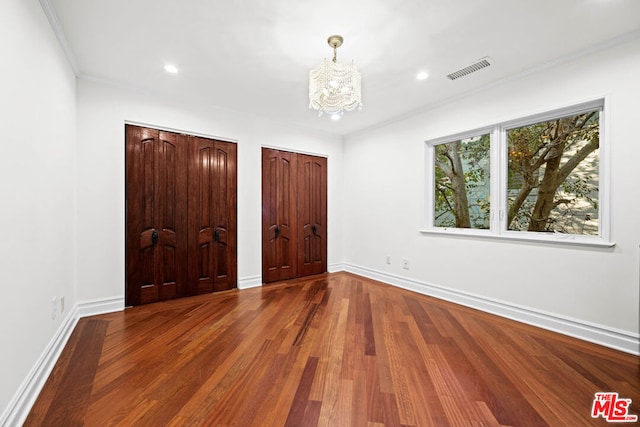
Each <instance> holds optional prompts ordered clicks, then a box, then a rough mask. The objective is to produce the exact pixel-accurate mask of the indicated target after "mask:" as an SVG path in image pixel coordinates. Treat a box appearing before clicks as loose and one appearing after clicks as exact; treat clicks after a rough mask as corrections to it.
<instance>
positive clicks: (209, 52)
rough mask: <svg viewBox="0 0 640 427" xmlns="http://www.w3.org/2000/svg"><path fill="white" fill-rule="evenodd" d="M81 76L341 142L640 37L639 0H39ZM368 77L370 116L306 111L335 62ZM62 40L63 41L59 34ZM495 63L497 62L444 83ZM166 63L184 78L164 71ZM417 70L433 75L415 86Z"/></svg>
mask: <svg viewBox="0 0 640 427" xmlns="http://www.w3.org/2000/svg"><path fill="white" fill-rule="evenodd" d="M41 3H43V6H44V9H45V11H47V9H49V8H50V9H52V10H53V11H54V14H55V16H57V19H58V21H59V24H60V28H61V31H62V32H63V36H64V37H65V38H66V41H67V47H68V49H67V50H68V52H67V55H69V56H71V57H72V61H73V62H74V63H75V68H76V72H77V74H78V75H80V76H82V77H87V78H92V79H99V80H104V81H109V82H113V83H117V84H119V85H124V86H126V87H134V88H140V89H142V90H146V91H153V92H161V93H168V94H170V95H171V96H180V97H185V98H186V99H187V100H189V99H194V98H199V99H203V98H204V99H207V100H209V101H210V102H211V104H212V105H216V106H220V107H223V108H226V109H231V110H236V111H243V112H248V113H252V114H257V115H260V116H265V117H269V118H272V119H275V120H277V121H280V122H284V123H289V124H292V125H298V126H303V127H306V128H312V129H319V130H323V131H327V132H331V133H335V134H341V135H346V134H349V133H352V132H355V131H358V130H361V129H364V128H367V127H370V126H374V125H376V124H378V123H381V122H385V121H388V120H392V119H394V118H396V117H398V116H403V115H406V114H408V113H410V112H411V111H413V110H416V109H421V108H428V107H429V106H430V105H433V104H435V103H441V102H443V101H445V100H446V99H448V98H451V97H455V96H459V95H460V94H463V93H466V92H469V91H473V90H475V89H477V88H479V87H482V86H485V85H488V84H491V83H493V82H496V81H498V80H500V79H504V78H506V77H509V76H512V75H516V74H518V73H523V72H526V71H527V70H529V69H531V68H535V67H539V66H541V65H544V64H547V63H550V62H554V61H558V60H562V59H563V58H567V57H570V56H572V55H575V54H580V53H584V52H587V51H590V50H593V49H596V48H598V47H602V46H604V45H607V44H610V43H615V42H616V41H619V40H623V39H626V38H631V37H637V36H639V35H640V0H536V1H530V0H366V1H365V0H362V1H356V0H325V1H311V0H278V1H266V0H227V1H222V0H181V1H178V0H41ZM332 34H341V35H342V36H343V37H344V39H345V41H344V45H343V46H342V47H341V48H339V49H338V60H339V61H350V60H354V61H355V63H356V65H357V66H358V68H359V69H360V71H361V72H362V80H363V83H362V92H363V95H362V96H363V104H364V106H363V109H362V111H354V112H349V113H346V114H345V116H344V117H343V118H342V119H341V120H340V121H337V122H336V121H332V120H330V118H329V117H327V116H323V117H318V115H317V113H316V112H315V111H313V110H310V109H309V108H308V103H309V101H308V70H309V69H311V68H314V67H316V66H317V65H318V64H319V63H320V62H321V60H322V59H323V58H330V57H331V56H332V51H331V49H330V48H329V46H328V45H327V41H326V40H327V37H328V36H330V35H332ZM58 35H59V36H60V34H58ZM484 56H489V57H491V58H492V60H493V65H492V66H491V67H489V68H486V69H484V70H481V71H478V72H476V73H474V74H471V75H469V76H466V77H463V78H461V79H458V80H455V81H451V80H449V79H448V78H447V77H446V75H447V74H449V73H451V72H453V71H456V70H458V69H460V68H462V67H465V66H467V65H470V64H471V63H473V62H474V61H476V60H477V59H480V58H482V57H484ZM166 63H172V64H175V65H176V66H177V67H178V68H179V70H180V71H179V73H178V74H176V75H171V74H168V73H166V72H165V71H164V69H163V67H164V65H165V64H166ZM420 70H426V71H428V72H429V78H428V79H427V80H424V81H417V80H416V79H415V75H416V73H417V72H418V71H420Z"/></svg>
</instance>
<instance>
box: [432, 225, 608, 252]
mask: <svg viewBox="0 0 640 427" xmlns="http://www.w3.org/2000/svg"><path fill="white" fill-rule="evenodd" d="M420 233H422V234H437V235H440V236H455V237H473V238H476V237H479V238H482V239H493V240H507V241H509V240H511V241H517V242H531V243H551V244H557V245H572V246H585V247H592V248H611V247H614V246H615V242H610V241H607V240H604V239H603V238H601V237H596V236H573V235H569V234H560V233H553V234H552V233H548V234H547V233H544V234H535V233H526V234H524V233H525V232H518V231H507V232H504V233H502V234H494V233H491V232H489V231H488V230H474V229H460V228H441V229H438V228H424V229H421V230H420Z"/></svg>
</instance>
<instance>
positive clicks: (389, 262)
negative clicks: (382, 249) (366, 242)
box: [387, 255, 391, 264]
mask: <svg viewBox="0 0 640 427" xmlns="http://www.w3.org/2000/svg"><path fill="white" fill-rule="evenodd" d="M387 264H391V256H390V255H387Z"/></svg>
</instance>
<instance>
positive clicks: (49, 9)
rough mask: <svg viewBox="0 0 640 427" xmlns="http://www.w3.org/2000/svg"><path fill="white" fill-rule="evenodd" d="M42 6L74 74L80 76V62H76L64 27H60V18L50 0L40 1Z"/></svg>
mask: <svg viewBox="0 0 640 427" xmlns="http://www.w3.org/2000/svg"><path fill="white" fill-rule="evenodd" d="M40 6H42V10H43V11H44V14H45V16H46V17H47V20H48V21H49V25H51V29H52V30H53V33H54V34H55V35H56V38H57V39H58V43H60V47H62V51H63V52H64V55H65V56H66V57H67V61H68V62H69V65H70V66H71V69H72V70H73V73H74V74H75V75H76V77H77V76H79V75H80V69H79V68H78V62H77V61H76V57H75V55H74V54H73V51H72V50H71V46H69V41H68V40H67V36H66V35H65V34H64V30H63V29H62V25H60V21H59V20H58V16H57V15H56V12H55V10H54V9H53V5H52V4H51V2H50V1H49V0H40Z"/></svg>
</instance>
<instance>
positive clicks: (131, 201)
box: [125, 125, 187, 305]
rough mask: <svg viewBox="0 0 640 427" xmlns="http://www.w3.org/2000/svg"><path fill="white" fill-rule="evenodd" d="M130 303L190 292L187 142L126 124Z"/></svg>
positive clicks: (169, 134)
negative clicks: (187, 219) (188, 268)
mask: <svg viewBox="0 0 640 427" xmlns="http://www.w3.org/2000/svg"><path fill="white" fill-rule="evenodd" d="M125 132H126V137H125V140H126V153H125V155H126V159H125V164H126V202H125V204H126V208H125V209H126V229H127V244H126V259H127V292H126V300H127V301H126V304H127V305H137V304H146V303H150V302H154V301H160V300H166V299H171V298H176V297H179V296H184V295H185V294H186V291H187V289H186V271H187V270H186V269H187V245H186V242H187V221H186V218H187V217H186V211H187V187H186V186H187V177H186V175H185V174H184V165H185V161H186V154H187V153H186V146H185V145H184V144H181V143H180V142H179V141H178V135H176V134H173V133H169V132H162V131H158V130H155V129H146V128H141V127H138V126H130V125H127V126H126V130H125Z"/></svg>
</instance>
